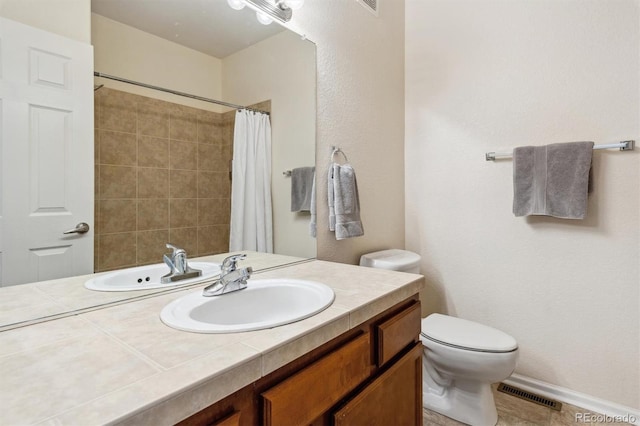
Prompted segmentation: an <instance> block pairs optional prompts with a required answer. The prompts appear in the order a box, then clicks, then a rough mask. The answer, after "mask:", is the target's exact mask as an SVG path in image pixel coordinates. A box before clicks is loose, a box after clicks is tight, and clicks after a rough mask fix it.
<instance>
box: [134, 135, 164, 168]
mask: <svg viewBox="0 0 640 426" xmlns="http://www.w3.org/2000/svg"><path fill="white" fill-rule="evenodd" d="M138 166H140V167H157V168H160V169H168V168H169V139H161V138H155V137H151V136H138Z"/></svg>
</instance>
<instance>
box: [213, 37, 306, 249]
mask: <svg viewBox="0 0 640 426" xmlns="http://www.w3.org/2000/svg"><path fill="white" fill-rule="evenodd" d="M315 67H316V54H315V46H314V44H313V43H311V42H309V41H303V40H301V39H300V36H298V35H297V34H295V33H293V32H291V31H283V32H281V33H279V34H276V35H275V36H273V37H269V38H268V39H266V40H263V41H262V42H260V43H256V44H255V45H253V46H250V47H248V48H246V49H243V50H241V51H240V52H238V53H235V54H233V55H229V56H227V57H225V58H224V59H223V60H222V93H223V96H224V99H226V100H227V101H229V102H233V103H236V104H240V105H251V104H254V103H256V102H258V101H262V100H265V99H269V100H271V112H272V114H271V135H272V149H271V151H272V160H273V163H272V168H271V175H272V181H271V196H272V205H273V249H274V253H278V254H287V255H292V256H299V257H316V240H315V239H314V238H312V237H311V236H310V235H309V219H310V215H309V213H308V212H301V213H296V212H291V178H287V177H284V176H283V175H282V172H283V171H285V170H291V169H292V168H295V167H304V166H313V165H314V164H315V134H316V69H315Z"/></svg>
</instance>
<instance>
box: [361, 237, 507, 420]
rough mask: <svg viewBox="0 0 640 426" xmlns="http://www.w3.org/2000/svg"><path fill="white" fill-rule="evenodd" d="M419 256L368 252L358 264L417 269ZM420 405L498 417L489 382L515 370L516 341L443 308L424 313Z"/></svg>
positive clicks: (456, 415)
mask: <svg viewBox="0 0 640 426" xmlns="http://www.w3.org/2000/svg"><path fill="white" fill-rule="evenodd" d="M419 264H420V256H419V255H418V254H416V253H412V252H409V251H406V250H398V249H391V250H383V251H378V252H374V253H369V254H365V255H363V256H362V257H361V258H360V266H368V267H372V268H382V269H389V270H394V271H402V272H411V273H419ZM420 341H421V342H422V346H423V355H422V405H423V406H424V407H425V408H427V409H429V410H432V411H435V412H438V413H440V414H443V415H445V416H447V417H450V418H452V419H454V420H457V421H459V422H463V423H467V424H470V425H474V426H475V425H478V426H492V425H495V424H496V423H497V421H498V412H497V410H496V405H495V402H494V400H493V392H492V390H491V384H492V383H496V382H499V381H501V380H504V379H506V378H507V377H509V376H510V375H511V373H513V371H514V370H515V367H516V362H517V360H518V343H517V342H516V340H515V339H514V338H513V337H511V336H510V335H508V334H507V333H504V332H502V331H500V330H497V329H495V328H492V327H488V326H486V325H482V324H478V323H476V322H473V321H468V320H464V319H461V318H455V317H452V316H448V315H442V314H431V315H429V316H428V317H426V318H424V319H422V323H421V332H420Z"/></svg>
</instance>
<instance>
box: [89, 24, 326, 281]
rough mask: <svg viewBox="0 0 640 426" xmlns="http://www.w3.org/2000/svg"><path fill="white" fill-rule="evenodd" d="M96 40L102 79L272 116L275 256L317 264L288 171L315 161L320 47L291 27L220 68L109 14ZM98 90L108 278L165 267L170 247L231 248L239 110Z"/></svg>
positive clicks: (100, 238)
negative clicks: (294, 208) (114, 272)
mask: <svg viewBox="0 0 640 426" xmlns="http://www.w3.org/2000/svg"><path fill="white" fill-rule="evenodd" d="M92 39H93V45H94V48H95V69H96V71H99V72H101V73H105V74H110V75H115V76H119V77H124V78H127V79H131V80H135V81H140V82H144V83H147V84H152V85H157V86H161V87H165V88H170V89H172V90H178V91H183V92H186V93H191V94H195V95H198V96H203V97H207V98H212V99H219V100H224V101H226V102H232V103H235V104H241V105H244V106H254V107H256V108H257V109H264V108H268V109H272V140H273V153H272V163H273V166H272V193H273V216H274V248H275V252H276V253H279V254H288V255H295V256H300V257H314V256H315V253H316V252H315V240H314V239H312V238H311V237H310V236H309V234H308V231H307V229H308V221H309V215H308V214H304V213H294V212H291V211H290V205H289V204H290V198H289V197H290V186H289V185H290V179H286V178H284V177H283V174H282V172H283V171H284V170H286V169H291V168H294V167H299V166H309V165H314V163H315V46H314V45H313V44H312V43H310V42H305V41H303V40H301V39H300V37H299V36H298V35H296V34H294V33H291V32H287V31H282V29H280V30H279V31H277V32H276V33H275V35H270V36H269V37H268V38H267V39H265V40H263V41H260V42H258V43H256V44H253V45H251V46H249V47H244V48H242V49H240V50H239V51H238V52H235V53H231V54H228V55H227V56H225V57H224V58H222V59H220V58H217V57H214V56H212V55H210V54H205V53H202V52H198V51H195V50H193V49H189V48H186V47H184V46H180V45H177V44H176V43H174V42H173V41H167V40H165V39H163V38H159V37H155V36H152V35H151V34H149V33H147V32H143V31H141V30H139V29H137V28H133V27H132V26H129V25H124V24H122V23H120V22H116V21H114V20H112V19H109V18H106V17H104V16H101V15H97V14H93V16H92ZM283 75H286V76H287V78H285V79H284V80H285V81H284V82H283ZM96 84H97V85H98V84H104V87H103V88H100V89H99V90H97V91H96V92H95V103H96V107H95V112H96V119H95V125H96V132H95V140H96V170H95V174H96V227H97V231H96V232H97V234H96V235H97V236H96V244H95V268H96V271H103V270H110V269H118V268H123V267H129V266H135V265H141V264H148V263H157V262H158V261H159V259H161V258H162V253H163V252H164V251H165V248H164V244H165V243H166V242H168V241H170V242H172V243H174V244H176V245H178V246H181V247H184V248H185V249H186V250H187V252H188V253H189V255H190V256H191V257H195V256H198V255H206V254H216V253H222V252H226V251H228V241H229V209H230V180H229V170H230V160H231V156H232V152H231V151H232V144H233V139H232V138H233V116H234V114H235V110H229V109H228V108H222V107H220V106H217V105H215V104H211V103H205V102H200V101H197V100H192V99H189V98H184V97H178V96H173V95H169V94H166V93H162V92H157V91H153V90H148V89H144V88H140V87H136V86H131V85H127V84H124V83H119V82H113V81H108V80H106V79H100V78H98V79H96ZM265 100H268V101H267V102H264V104H261V105H256V103H258V102H261V101H265Z"/></svg>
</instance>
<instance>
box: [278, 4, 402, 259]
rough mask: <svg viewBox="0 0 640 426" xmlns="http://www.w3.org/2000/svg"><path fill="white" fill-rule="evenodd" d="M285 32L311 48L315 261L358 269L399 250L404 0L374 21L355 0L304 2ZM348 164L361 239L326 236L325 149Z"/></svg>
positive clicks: (382, 8)
mask: <svg viewBox="0 0 640 426" xmlns="http://www.w3.org/2000/svg"><path fill="white" fill-rule="evenodd" d="M289 27H290V28H291V29H293V30H294V31H296V32H298V33H300V34H305V35H306V36H307V37H308V38H309V39H310V40H312V41H313V42H315V43H316V46H317V51H316V52H317V58H318V60H317V71H318V88H317V102H318V108H317V111H318V112H317V114H318V118H317V120H318V121H317V132H318V136H317V140H316V144H317V146H316V167H317V170H318V174H319V176H318V181H317V184H318V186H317V188H318V194H317V195H318V238H317V246H318V258H320V259H324V260H331V261H337V262H344V263H357V262H358V261H359V258H360V255H361V254H363V253H365V252H370V251H374V250H379V249H383V248H389V247H398V248H403V247H404V157H403V153H404V149H403V146H404V95H403V90H404V0H393V1H385V2H380V15H379V17H378V18H377V17H375V16H374V15H373V14H371V13H370V12H368V11H367V10H365V9H364V7H362V6H361V5H360V4H358V3H357V2H355V1H354V0H308V1H306V2H305V4H304V7H303V8H302V9H300V10H296V11H295V12H294V16H293V20H292V22H291V23H290V25H289ZM332 145H337V146H340V147H341V148H342V149H343V150H344V151H345V152H346V154H347V156H348V157H349V160H350V161H351V163H352V164H353V166H354V168H355V170H356V174H357V178H358V185H359V192H360V207H361V209H362V221H363V225H364V230H365V235H364V236H362V237H358V238H352V239H348V240H342V241H336V239H335V236H334V235H333V233H330V232H329V231H328V208H327V204H326V201H324V200H326V199H327V190H326V187H327V178H326V174H325V173H326V170H327V167H328V165H329V154H330V153H331V150H330V149H331V146H332Z"/></svg>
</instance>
